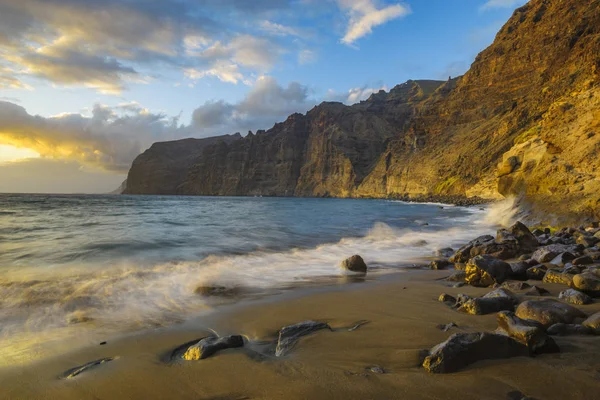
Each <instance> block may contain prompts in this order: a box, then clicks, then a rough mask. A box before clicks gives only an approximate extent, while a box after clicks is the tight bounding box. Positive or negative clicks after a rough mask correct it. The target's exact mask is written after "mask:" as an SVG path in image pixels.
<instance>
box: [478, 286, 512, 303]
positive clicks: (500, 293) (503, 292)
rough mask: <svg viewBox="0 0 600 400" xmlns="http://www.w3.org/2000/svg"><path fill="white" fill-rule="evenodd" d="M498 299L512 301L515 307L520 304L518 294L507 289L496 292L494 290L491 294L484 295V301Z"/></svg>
mask: <svg viewBox="0 0 600 400" xmlns="http://www.w3.org/2000/svg"><path fill="white" fill-rule="evenodd" d="M497 297H504V298H507V299H510V300H511V301H512V302H513V303H514V304H515V305H516V304H519V298H518V297H517V295H516V294H514V293H513V292H511V291H510V290H508V289H507V288H503V287H499V288H497V289H496V290H492V291H491V292H489V293H486V294H485V295H483V298H484V299H493V298H497Z"/></svg>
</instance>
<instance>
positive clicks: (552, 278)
mask: <svg viewBox="0 0 600 400" xmlns="http://www.w3.org/2000/svg"><path fill="white" fill-rule="evenodd" d="M542 282H544V283H561V284H563V285H567V286H569V285H570V284H571V283H572V282H573V275H571V274H563V273H561V272H556V271H554V270H551V269H549V270H548V271H546V273H545V274H544V279H543V280H542Z"/></svg>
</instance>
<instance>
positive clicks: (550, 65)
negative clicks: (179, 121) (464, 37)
mask: <svg viewBox="0 0 600 400" xmlns="http://www.w3.org/2000/svg"><path fill="white" fill-rule="evenodd" d="M598 21H600V7H598V4H597V2H596V1H591V2H587V1H586V2H581V1H575V0H568V1H561V2H558V1H554V2H549V1H544V0H533V1H531V2H529V3H528V4H527V5H526V6H524V7H521V8H519V9H517V10H516V11H515V12H514V15H513V16H512V17H511V18H510V20H509V21H508V22H507V23H506V24H505V25H504V26H503V27H502V29H501V30H500V32H499V33H498V35H497V36H496V40H495V41H494V43H493V44H492V45H491V46H490V47H489V48H487V49H486V50H484V51H483V52H481V54H479V55H478V56H477V58H476V59H475V62H474V63H473V65H472V66H471V69H470V70H469V71H468V72H467V73H466V74H465V75H464V76H463V77H459V78H455V79H449V80H448V81H445V82H441V81H408V82H406V83H404V84H402V85H398V86H396V87H395V88H393V89H392V90H390V92H389V93H386V92H379V93H376V94H373V95H372V96H371V97H370V98H369V99H368V100H367V101H364V102H361V103H359V104H356V105H353V106H345V105H343V104H341V103H322V104H321V105H319V106H317V107H315V108H314V109H312V110H311V111H309V112H308V113H307V114H306V115H300V114H294V115H291V116H290V117H289V118H288V119H287V120H286V121H284V122H282V123H279V124H276V125H275V126H274V127H273V128H271V129H269V130H267V131H258V132H257V133H256V134H251V135H248V136H246V137H244V138H241V137H230V138H229V139H221V140H214V139H213V140H212V141H209V142H203V143H204V144H202V145H201V146H200V148H197V147H195V146H188V145H181V144H172V145H167V144H161V146H160V147H156V148H155V147H154V146H153V148H151V149H150V150H149V151H147V152H146V153H144V154H143V155H141V156H140V157H138V159H137V160H136V161H135V162H134V164H133V167H132V169H131V171H130V173H129V177H128V182H129V183H128V186H127V191H126V192H127V193H161V194H202V195H273V196H321V197H324V196H336V197H388V196H409V197H419V196H421V197H422V196H449V195H457V196H479V197H483V198H489V199H498V198H503V197H505V196H511V195H515V194H516V195H520V194H526V195H527V196H528V198H529V199H530V200H531V201H532V202H534V203H536V205H537V207H538V208H539V209H540V210H546V211H554V212H555V213H567V212H573V213H578V214H579V215H586V214H587V215H589V214H594V213H596V216H598V215H597V213H598V212H599V211H598V210H600V207H599V206H600V190H599V189H600V179H598V178H600V176H599V174H600V172H599V171H600V169H599V168H598V163H599V161H598V160H600V158H599V157H598V156H597V151H598V148H600V85H599V83H600V81H599V75H598V74H599V73H600V61H599V59H598V57H597V54H600V41H599V40H598V37H599V36H598V35H599V34H600V23H599V22H598ZM175 143H180V142H175ZM149 152H150V153H149Z"/></svg>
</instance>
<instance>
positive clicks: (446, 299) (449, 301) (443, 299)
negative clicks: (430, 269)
mask: <svg viewBox="0 0 600 400" xmlns="http://www.w3.org/2000/svg"><path fill="white" fill-rule="evenodd" d="M438 301H439V302H440V303H444V304H446V305H448V306H454V305H455V304H456V298H455V297H453V296H450V295H449V294H446V293H442V294H440V297H438Z"/></svg>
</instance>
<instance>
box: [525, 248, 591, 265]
mask: <svg viewBox="0 0 600 400" xmlns="http://www.w3.org/2000/svg"><path fill="white" fill-rule="evenodd" d="M580 250H581V248H580V247H579V246H577V245H564V244H551V245H548V246H543V247H540V248H539V249H537V250H536V251H535V252H534V253H533V256H532V258H533V259H535V260H536V261H537V262H539V263H540V264H544V263H547V262H550V261H552V260H553V259H554V258H556V257H557V256H558V255H559V254H562V253H571V254H573V255H576V254H580Z"/></svg>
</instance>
